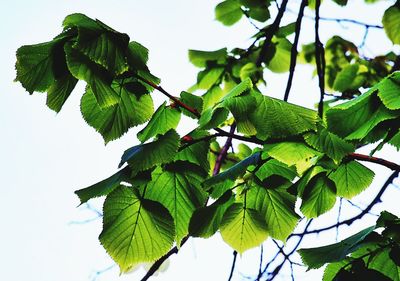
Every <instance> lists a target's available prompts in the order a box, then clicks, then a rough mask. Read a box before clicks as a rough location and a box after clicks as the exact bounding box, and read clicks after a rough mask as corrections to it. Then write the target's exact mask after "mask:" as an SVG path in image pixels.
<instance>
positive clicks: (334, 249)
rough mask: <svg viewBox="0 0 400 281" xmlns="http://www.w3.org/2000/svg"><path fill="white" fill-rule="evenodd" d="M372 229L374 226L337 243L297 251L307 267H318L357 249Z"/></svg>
mask: <svg viewBox="0 0 400 281" xmlns="http://www.w3.org/2000/svg"><path fill="white" fill-rule="evenodd" d="M374 229H375V226H371V227H368V228H366V229H364V230H362V231H360V232H358V233H357V234H354V235H352V236H350V237H348V238H346V239H344V240H342V241H340V242H339V243H335V244H331V245H328V246H323V247H318V248H309V249H300V250H298V252H299V254H300V255H301V258H302V260H303V262H304V263H305V264H306V265H308V266H309V268H320V267H321V266H323V265H324V264H325V263H328V262H336V261H340V260H342V259H344V258H345V257H346V256H347V255H348V254H350V253H352V252H353V251H355V250H357V249H358V248H359V247H360V246H361V243H362V241H363V240H364V239H365V237H366V236H367V235H368V234H370V233H371V232H372V231H373V230H374Z"/></svg>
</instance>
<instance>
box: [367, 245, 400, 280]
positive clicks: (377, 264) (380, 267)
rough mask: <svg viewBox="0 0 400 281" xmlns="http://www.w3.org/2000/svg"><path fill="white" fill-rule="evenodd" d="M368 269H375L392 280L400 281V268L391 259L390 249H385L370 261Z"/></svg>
mask: <svg viewBox="0 0 400 281" xmlns="http://www.w3.org/2000/svg"><path fill="white" fill-rule="evenodd" d="M368 268H371V269H375V270H377V271H379V272H381V273H382V274H384V275H386V276H387V277H389V278H390V280H394V281H399V280H400V266H398V265H396V263H395V262H394V261H393V260H392V259H391V258H390V249H384V250H383V251H381V252H379V253H378V254H376V255H374V256H373V257H372V259H370V260H369V264H368Z"/></svg>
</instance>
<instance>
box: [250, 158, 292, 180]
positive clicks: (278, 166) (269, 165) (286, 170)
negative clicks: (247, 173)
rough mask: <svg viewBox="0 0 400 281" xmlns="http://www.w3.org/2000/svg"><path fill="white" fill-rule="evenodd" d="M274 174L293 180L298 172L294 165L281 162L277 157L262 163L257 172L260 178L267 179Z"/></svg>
mask: <svg viewBox="0 0 400 281" xmlns="http://www.w3.org/2000/svg"><path fill="white" fill-rule="evenodd" d="M274 175H278V176H281V177H284V178H285V179H287V180H290V181H291V180H293V179H294V178H295V177H296V175H297V174H296V170H295V169H294V168H293V167H289V166H288V165H286V164H284V163H282V162H279V161H278V160H276V159H271V160H268V161H267V162H265V163H264V164H262V165H261V167H260V168H259V169H258V170H257V172H256V176H257V177H258V178H259V179H260V180H265V179H267V178H268V177H271V176H274Z"/></svg>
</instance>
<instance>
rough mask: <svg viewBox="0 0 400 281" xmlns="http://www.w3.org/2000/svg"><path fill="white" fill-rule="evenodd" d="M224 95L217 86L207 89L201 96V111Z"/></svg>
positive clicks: (211, 105)
mask: <svg viewBox="0 0 400 281" xmlns="http://www.w3.org/2000/svg"><path fill="white" fill-rule="evenodd" d="M223 96H224V92H223V91H222V89H221V88H220V87H219V86H214V87H212V88H211V89H209V90H208V91H207V92H206V93H205V94H204V95H203V96H202V98H203V111H205V110H207V109H209V108H210V107H213V106H214V105H215V104H216V103H217V102H219V101H220V100H221V99H222V97H223Z"/></svg>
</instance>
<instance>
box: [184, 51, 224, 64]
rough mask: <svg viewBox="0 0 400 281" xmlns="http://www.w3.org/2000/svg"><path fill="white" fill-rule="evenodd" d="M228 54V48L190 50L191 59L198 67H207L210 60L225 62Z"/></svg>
mask: <svg viewBox="0 0 400 281" xmlns="http://www.w3.org/2000/svg"><path fill="white" fill-rule="evenodd" d="M226 56H227V51H226V48H223V49H219V50H216V51H198V50H189V61H190V62H191V63H192V64H193V65H195V66H197V67H206V66H207V62H208V61H216V62H218V63H220V64H223V63H225V61H226Z"/></svg>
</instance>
